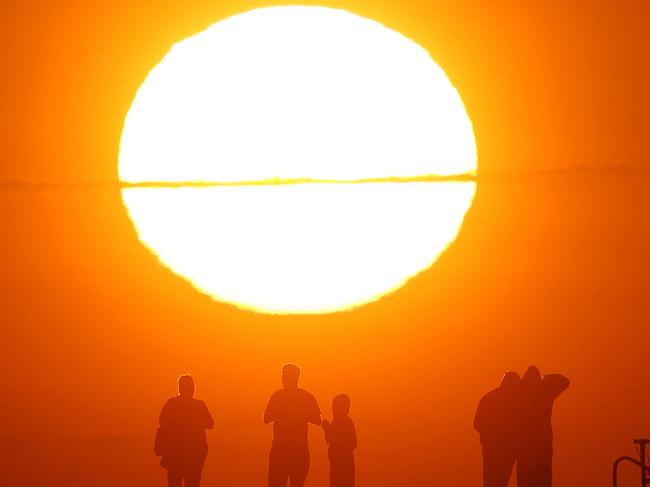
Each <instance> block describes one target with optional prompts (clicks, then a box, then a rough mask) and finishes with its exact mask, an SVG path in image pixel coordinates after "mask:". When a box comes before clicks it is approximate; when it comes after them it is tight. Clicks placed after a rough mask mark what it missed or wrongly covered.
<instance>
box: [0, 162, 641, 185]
mask: <svg viewBox="0 0 650 487" xmlns="http://www.w3.org/2000/svg"><path fill="white" fill-rule="evenodd" d="M633 174H643V175H650V168H644V167H634V166H626V165H610V166H603V167H593V166H574V167H569V168H554V169H531V170H522V171H479V173H478V174H454V175H446V176H441V175H433V174H431V175H425V176H411V177H378V178H363V179H349V180H345V179H317V178H314V179H312V178H267V179H259V180H250V181H192V180H189V181H138V182H130V181H120V180H117V179H116V180H113V181H70V182H65V181H0V190H45V189H119V190H121V189H138V188H142V189H149V188H161V189H165V188H169V189H180V188H210V187H237V186H289V185H298V184H347V185H354V184H382V183H383V184H395V183H458V182H461V183H464V182H475V183H478V182H517V181H521V182H529V181H536V180H539V181H544V180H548V179H549V178H553V177H569V176H595V175H600V176H603V175H633Z"/></svg>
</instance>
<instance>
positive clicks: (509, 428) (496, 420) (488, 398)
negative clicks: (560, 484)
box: [474, 371, 521, 487]
mask: <svg viewBox="0 0 650 487" xmlns="http://www.w3.org/2000/svg"><path fill="white" fill-rule="evenodd" d="M520 391H521V378H520V377H519V374H518V373H517V372H513V371H508V372H506V373H505V375H504V376H503V379H502V380H501V384H500V385H499V387H497V388H496V389H493V390H491V391H490V392H488V393H487V394H486V395H485V396H483V397H482V398H481V400H480V401H479V403H478V407H477V408H476V416H475V417H474V429H475V430H476V431H478V433H479V434H480V438H481V447H482V449H483V485H484V487H507V486H508V482H509V481H510V476H511V475H512V469H513V467H514V465H515V458H516V454H517V426H518V423H519V422H520V418H519V415H520V394H521V393H520Z"/></svg>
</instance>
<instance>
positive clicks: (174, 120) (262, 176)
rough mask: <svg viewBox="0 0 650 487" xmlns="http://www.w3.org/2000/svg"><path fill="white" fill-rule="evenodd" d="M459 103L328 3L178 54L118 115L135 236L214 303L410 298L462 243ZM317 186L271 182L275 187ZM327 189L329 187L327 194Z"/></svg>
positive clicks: (253, 16) (372, 31)
mask: <svg viewBox="0 0 650 487" xmlns="http://www.w3.org/2000/svg"><path fill="white" fill-rule="evenodd" d="M475 171H476V145H475V141H474V134H473V131H472V126H471V122H470V120H469V117H468V116H467V113H466V111H465V108H464V106H463V104H462V101H461V99H460V96H459V95H458V93H457V91H456V90H455V88H454V87H453V86H452V85H451V83H450V82H449V80H448V79H447V77H446V75H445V74H444V72H443V71H442V69H441V68H440V67H438V66H437V65H436V64H435V63H434V62H433V60H432V59H431V58H430V56H429V55H428V53H427V52H426V51H425V50H424V49H422V48H421V47H420V46H418V45H417V44H415V43H414V42H412V41H410V40H409V39H407V38H406V37H404V36H402V35H400V34H398V33H396V32H394V31H392V30H390V29H387V28H385V27H384V26H382V25H381V24H378V23H376V22H374V21H371V20H368V19H364V18H362V17H359V16H356V15H353V14H350V13H347V12H344V11H341V10H335V9H329V8H322V7H273V8H264V9H257V10H253V11H251V12H248V13H245V14H241V15H237V16H234V17H231V18H229V19H226V20H224V21H222V22H219V23H217V24H215V25H213V26H212V27H210V28H209V29H208V30H206V31H204V32H202V33H200V34H197V35H195V36H193V37H191V38H189V39H186V40H184V41H183V42H181V43H179V44H177V45H175V46H174V47H173V49H172V50H171V51H170V52H169V53H168V54H167V56H166V57H165V58H164V59H163V60H162V61H161V63H160V64H159V65H158V66H156V67H155V68H154V69H153V70H152V71H151V72H150V74H149V76H148V77H147V79H146V80H145V82H144V83H143V85H142V86H141V88H140V89H139V91H138V93H137V95H136V97H135V100H134V102H133V104H132V106H131V109H130V111H129V113H128V115H127V117H126V120H125V125H124V131H123V134H122V140H121V146H120V160H119V175H120V179H121V180H122V181H125V182H144V181H155V182H186V181H209V182H215V183H228V182H237V183H251V184H250V185H243V186H242V185H237V186H218V187H211V188H191V187H190V188H182V189H169V188H147V189H143V188H130V189H125V190H123V198H124V201H125V204H126V206H127V208H128V209H129V212H130V214H131V218H132V219H133V221H134V223H135V225H136V228H137V230H138V234H139V237H140V239H141V240H142V241H143V242H144V243H145V244H146V245H147V246H148V247H149V248H150V249H151V250H152V251H153V252H154V253H155V254H156V255H158V257H159V258H160V260H161V262H162V263H163V264H165V265H166V266H168V267H170V268H171V269H172V270H173V271H174V272H176V273H177V274H179V275H181V276H183V277H185V278H187V279H188V280H190V281H191V282H192V283H193V284H194V285H195V286H196V287H197V288H199V289H200V290H202V291H203V292H205V293H207V294H209V295H211V296H213V297H214V298H215V299H218V300H221V301H225V302H230V303H233V304H235V305H237V306H240V307H244V308H250V309H254V310H257V311H262V312H273V313H323V312H330V311H335V310H341V309H347V308H350V307H354V306H357V305H360V304H363V303H366V302H369V301H372V300H375V299H378V298H379V297H381V296H382V295H384V294H386V293H388V292H390V291H392V290H394V289H396V288H398V287H400V286H401V285H403V284H404V282H405V281H406V280H408V279H409V278H410V277H412V276H413V275H415V274H417V273H418V272H420V271H422V270H423V269H426V268H427V267H429V266H430V265H431V264H432V263H433V262H435V260H436V259H437V257H438V256H439V255H440V253H441V252H442V251H443V250H444V249H445V248H446V247H447V246H448V245H449V244H450V242H452V241H453V240H454V239H455V237H456V235H457V233H458V231H459V229H460V226H461V224H462V221H463V218H464V215H465V213H466V211H467V210H468V208H469V206H470V205H471V201H472V199H473V196H474V192H475V185H474V183H472V182H465V183H414V182H391V183H376V182H374V183H369V182H366V183H355V184H349V182H350V181H357V180H367V179H376V178H413V177H421V176H426V175H442V176H445V175H458V174H474V173H475ZM296 179H304V180H317V181H321V182H320V183H314V182H309V183H304V184H266V185H259V184H257V182H259V181H266V182H267V183H268V182H269V180H271V182H272V181H277V180H296ZM323 180H327V181H328V183H327V184H325V183H323V182H322V181H323Z"/></svg>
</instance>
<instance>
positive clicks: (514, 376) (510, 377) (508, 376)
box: [499, 370, 521, 389]
mask: <svg viewBox="0 0 650 487" xmlns="http://www.w3.org/2000/svg"><path fill="white" fill-rule="evenodd" d="M520 382H521V377H519V374H518V373H517V372H515V371H514V370H508V371H507V372H506V373H505V374H504V375H503V379H501V385H500V386H499V387H502V388H503V389H512V388H513V387H516V386H518V385H519V383H520Z"/></svg>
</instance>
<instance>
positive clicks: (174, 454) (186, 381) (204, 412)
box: [160, 375, 214, 487]
mask: <svg viewBox="0 0 650 487" xmlns="http://www.w3.org/2000/svg"><path fill="white" fill-rule="evenodd" d="M193 396H194V380H193V379H192V377H190V376H189V375H184V376H182V377H180V378H179V379H178V396H176V397H172V398H171V399H169V400H168V401H167V402H166V403H165V405H164V406H163V408H162V411H161V413H160V429H161V433H162V435H163V438H164V439H163V443H164V446H163V452H162V460H161V461H160V465H161V466H162V467H163V468H166V469H167V480H168V486H169V487H181V486H182V485H183V481H184V482H185V487H199V485H200V484H201V469H202V468H203V463H204V462H205V459H206V457H207V455H208V440H207V436H206V434H205V430H206V428H207V429H210V428H212V426H213V424H214V421H213V420H212V416H211V415H210V411H208V408H207V406H206V405H205V403H204V402H203V401H200V400H198V399H194V397H193Z"/></svg>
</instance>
